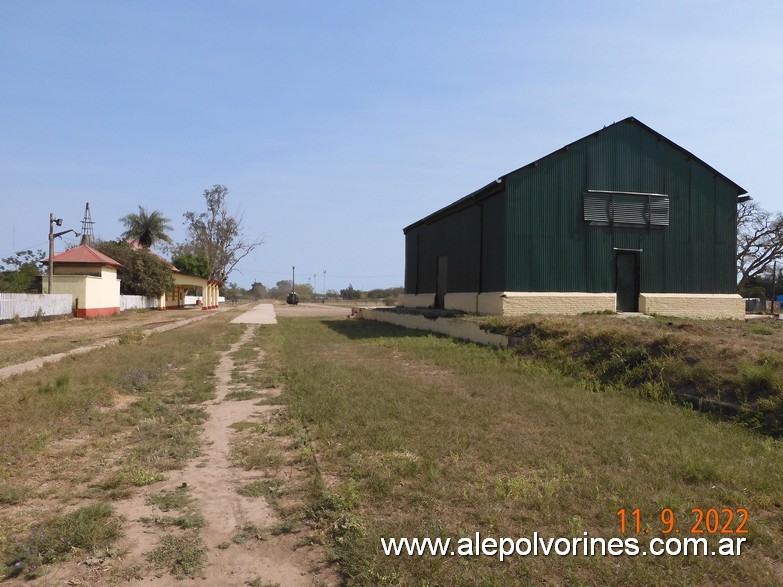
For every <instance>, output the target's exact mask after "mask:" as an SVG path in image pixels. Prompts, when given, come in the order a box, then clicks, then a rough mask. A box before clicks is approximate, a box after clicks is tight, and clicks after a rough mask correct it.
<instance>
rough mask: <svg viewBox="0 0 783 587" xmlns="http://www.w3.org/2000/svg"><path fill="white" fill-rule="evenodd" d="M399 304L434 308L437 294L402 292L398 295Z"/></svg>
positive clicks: (409, 306)
mask: <svg viewBox="0 0 783 587" xmlns="http://www.w3.org/2000/svg"><path fill="white" fill-rule="evenodd" d="M397 305H398V306H400V307H401V308H433V307H434V306H435V294H434V293H431V294H400V295H399V296H398V297H397Z"/></svg>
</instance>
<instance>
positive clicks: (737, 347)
mask: <svg viewBox="0 0 783 587" xmlns="http://www.w3.org/2000/svg"><path fill="white" fill-rule="evenodd" d="M637 322H639V321H620V320H616V319H610V318H605V317H598V316H595V317H591V316H580V317H578V318H573V319H568V320H566V319H564V318H555V317H553V318H536V317H532V318H531V317H525V318H507V317H492V318H482V319H481V323H482V324H483V325H484V326H485V327H486V328H487V329H489V330H491V331H493V332H501V333H503V334H507V335H509V336H511V337H513V338H514V340H515V341H516V346H515V347H514V352H515V353H517V354H519V355H522V356H524V357H531V358H534V359H536V360H539V361H542V362H545V363H546V364H547V365H549V366H551V367H554V368H556V369H558V370H559V371H560V372H562V373H564V374H567V375H570V376H574V377H577V378H579V379H581V380H582V381H583V382H584V384H585V385H586V386H587V387H588V388H590V389H594V390H596V391H601V390H604V389H607V388H609V387H612V386H617V387H622V388H625V389H629V390H634V391H636V392H638V393H639V394H640V395H642V396H643V397H647V398H651V399H655V400H663V401H684V402H687V403H689V404H691V405H694V406H695V407H697V408H699V409H701V410H704V411H710V412H712V413H715V414H718V415H720V416H722V417H725V418H727V419H736V420H739V421H740V422H743V423H744V424H745V425H747V426H749V427H750V428H752V429H755V430H759V431H761V432H765V433H767V434H771V435H773V436H782V435H783V411H781V410H779V409H777V408H778V406H779V405H780V404H781V403H783V398H781V381H783V361H780V360H779V358H778V357H779V356H780V353H781V352H783V343H781V338H783V337H778V338H773V339H772V340H763V341H760V340H758V338H757V336H756V335H760V334H761V335H770V336H771V335H774V334H776V333H777V334H783V329H782V328H781V327H780V326H778V325H777V324H773V325H756V324H745V323H739V322H736V321H687V320H681V319H680V320H675V319H666V318H655V319H653V320H644V321H643V322H644V323H637Z"/></svg>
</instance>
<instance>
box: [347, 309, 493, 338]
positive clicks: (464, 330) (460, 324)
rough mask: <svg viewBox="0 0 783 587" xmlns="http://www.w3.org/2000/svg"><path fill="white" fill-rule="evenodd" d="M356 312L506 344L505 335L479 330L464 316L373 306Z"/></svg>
mask: <svg viewBox="0 0 783 587" xmlns="http://www.w3.org/2000/svg"><path fill="white" fill-rule="evenodd" d="M356 314H357V315H358V316H359V317H360V318H364V319H366V320H376V321H378V322H387V323H389V324H396V325H397V326H402V327H404V328H412V329H414V330H426V331H429V332H438V333H440V334H445V335H447V336H451V337H453V338H459V339H461V340H469V341H471V342H475V343H478V344H485V345H491V346H499V347H506V346H508V337H507V336H503V335H502V334H494V333H492V332H487V331H485V330H481V328H479V325H478V324H477V323H476V322H472V321H470V320H465V319H464V318H435V319H431V318H426V317H424V316H419V315H416V314H403V313H401V312H390V311H384V310H378V309H373V308H357V309H356Z"/></svg>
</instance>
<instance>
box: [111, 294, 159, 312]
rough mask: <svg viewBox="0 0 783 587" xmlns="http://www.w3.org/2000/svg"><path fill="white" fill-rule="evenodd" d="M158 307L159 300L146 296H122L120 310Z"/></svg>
mask: <svg viewBox="0 0 783 587" xmlns="http://www.w3.org/2000/svg"><path fill="white" fill-rule="evenodd" d="M157 307H158V300H157V299H155V298H147V297H145V296H126V295H121V296H120V312H124V311H125V310H141V309H145V308H146V309H152V308H157Z"/></svg>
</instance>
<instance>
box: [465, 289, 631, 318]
mask: <svg viewBox="0 0 783 587" xmlns="http://www.w3.org/2000/svg"><path fill="white" fill-rule="evenodd" d="M616 299H617V297H616V295H615V294H614V293H582V292H566V293H563V292H511V291H507V292H492V293H483V294H479V296H478V311H479V313H480V314H502V315H504V316H523V315H525V314H571V315H574V314H583V313H585V312H605V311H610V312H614V310H615V308H616V303H617V302H616Z"/></svg>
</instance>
